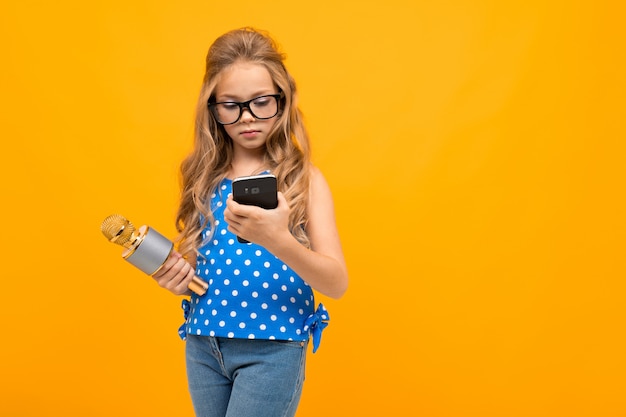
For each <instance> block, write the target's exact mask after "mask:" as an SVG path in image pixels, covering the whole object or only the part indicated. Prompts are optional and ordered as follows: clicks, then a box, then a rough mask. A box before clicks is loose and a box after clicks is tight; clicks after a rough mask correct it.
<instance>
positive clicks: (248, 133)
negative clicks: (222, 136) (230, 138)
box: [241, 130, 259, 138]
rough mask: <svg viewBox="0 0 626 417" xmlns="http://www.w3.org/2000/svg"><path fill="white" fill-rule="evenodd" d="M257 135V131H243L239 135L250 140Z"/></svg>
mask: <svg viewBox="0 0 626 417" xmlns="http://www.w3.org/2000/svg"><path fill="white" fill-rule="evenodd" d="M258 133H259V131H258V130H244V131H243V132H241V135H242V136H243V137H246V138H251V137H254V136H256V135H257V134H258Z"/></svg>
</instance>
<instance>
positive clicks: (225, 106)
mask: <svg viewBox="0 0 626 417" xmlns="http://www.w3.org/2000/svg"><path fill="white" fill-rule="evenodd" d="M221 106H222V108H223V109H224V110H235V109H237V108H239V105H238V104H237V103H221Z"/></svg>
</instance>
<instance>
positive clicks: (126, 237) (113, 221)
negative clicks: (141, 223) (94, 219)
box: [100, 214, 135, 246]
mask: <svg viewBox="0 0 626 417" xmlns="http://www.w3.org/2000/svg"><path fill="white" fill-rule="evenodd" d="M100 230H102V234H103V235H104V237H106V238H107V239H108V240H109V241H110V242H113V243H116V244H118V245H122V246H126V245H127V244H128V243H129V241H130V240H131V238H132V237H133V233H134V232H135V227H134V226H133V224H132V223H131V222H130V221H128V219H126V218H125V217H124V216H121V215H119V214H112V215H110V216H109V217H107V218H106V219H104V221H103V222H102V225H101V226H100Z"/></svg>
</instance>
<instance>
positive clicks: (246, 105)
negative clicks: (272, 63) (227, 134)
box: [206, 93, 284, 126]
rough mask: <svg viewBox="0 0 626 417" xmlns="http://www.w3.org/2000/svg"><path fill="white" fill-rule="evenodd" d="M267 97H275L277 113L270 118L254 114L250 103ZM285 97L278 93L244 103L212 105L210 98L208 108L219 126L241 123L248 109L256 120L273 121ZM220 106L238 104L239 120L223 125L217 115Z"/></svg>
mask: <svg viewBox="0 0 626 417" xmlns="http://www.w3.org/2000/svg"><path fill="white" fill-rule="evenodd" d="M265 97H274V99H275V100H276V113H274V114H273V115H271V116H269V117H259V116H257V115H256V114H254V112H253V111H252V109H251V108H250V103H252V102H253V101H254V100H258V99H260V98H265ZM283 97H284V94H283V93H277V94H264V95H262V96H258V97H254V98H251V99H250V100H248V101H242V102H237V101H219V102H216V103H211V99H210V98H209V99H208V100H207V103H206V104H207V107H208V108H209V109H210V110H211V113H213V117H215V121H216V122H217V123H219V124H221V125H222V126H227V125H232V124H235V123H237V122H238V121H239V119H241V116H242V115H243V110H244V109H248V111H249V112H250V114H251V115H252V117H254V118H255V119H259V120H267V119H271V118H272V117H276V115H277V114H278V112H279V111H280V100H281V99H282V98H283ZM218 104H236V105H237V106H239V116H237V119H235V121H234V122H230V123H222V122H221V121H220V119H219V116H218V115H217V108H216V107H215V106H217V105H218Z"/></svg>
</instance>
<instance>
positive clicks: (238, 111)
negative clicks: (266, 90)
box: [207, 93, 282, 125]
mask: <svg viewBox="0 0 626 417" xmlns="http://www.w3.org/2000/svg"><path fill="white" fill-rule="evenodd" d="M281 97H282V93H281V94H267V95H264V96H259V97H255V98H253V99H251V100H248V101H242V102H240V103H239V102H236V101H222V102H219V103H211V102H210V101H207V106H208V107H209V109H210V110H211V112H212V113H213V116H215V120H217V122H218V123H219V124H221V125H232V124H233V123H237V122H238V121H239V119H241V115H242V114H243V110H244V109H248V111H249V112H250V114H251V115H252V116H253V117H254V118H255V119H261V120H263V119H271V118H272V117H274V116H276V115H277V114H278V100H279V99H280V98H281ZM209 100H210V99H209Z"/></svg>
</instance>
